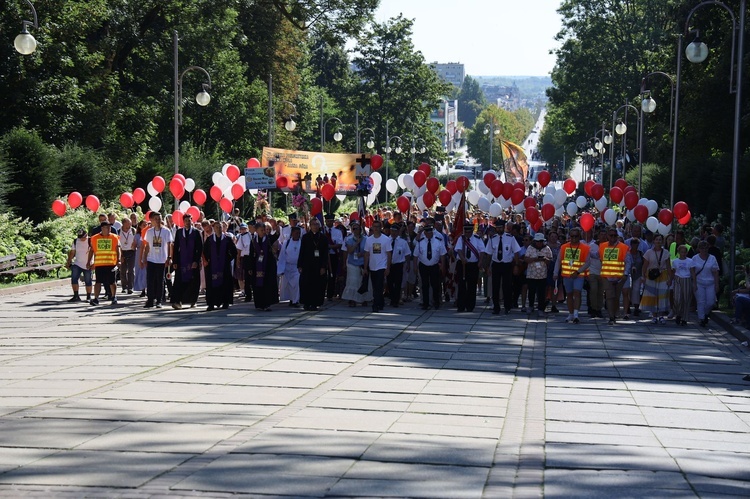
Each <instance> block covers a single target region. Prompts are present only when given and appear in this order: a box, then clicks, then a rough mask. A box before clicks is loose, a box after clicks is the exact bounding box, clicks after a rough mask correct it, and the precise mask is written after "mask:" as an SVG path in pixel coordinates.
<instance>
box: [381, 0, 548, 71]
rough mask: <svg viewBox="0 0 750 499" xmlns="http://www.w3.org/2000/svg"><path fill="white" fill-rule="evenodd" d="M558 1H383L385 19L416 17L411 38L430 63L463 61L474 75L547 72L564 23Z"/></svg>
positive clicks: (382, 16) (382, 10) (467, 69)
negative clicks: (556, 37)
mask: <svg viewBox="0 0 750 499" xmlns="http://www.w3.org/2000/svg"><path fill="white" fill-rule="evenodd" d="M559 5H560V1H559V0H380V7H379V8H378V10H377V11H376V13H375V19H376V21H378V22H381V23H382V22H384V21H386V20H388V19H390V18H392V17H395V16H398V15H399V14H400V13H402V14H403V15H404V17H406V18H408V19H414V20H415V21H414V25H413V28H412V29H413V36H412V41H413V43H414V47H415V48H416V49H417V50H419V51H421V52H422V54H424V57H425V61H426V62H428V63H429V62H443V63H445V62H461V63H463V64H464V68H465V70H466V74H468V75H471V76H546V75H548V74H549V73H550V71H552V68H553V66H554V65H555V57H554V56H553V55H550V54H549V51H550V49H554V48H556V47H557V46H558V43H557V42H556V41H555V39H554V37H555V35H556V34H557V33H558V32H559V31H560V28H561V27H562V24H561V18H560V16H559V14H558V13H557V8H558V7H559Z"/></svg>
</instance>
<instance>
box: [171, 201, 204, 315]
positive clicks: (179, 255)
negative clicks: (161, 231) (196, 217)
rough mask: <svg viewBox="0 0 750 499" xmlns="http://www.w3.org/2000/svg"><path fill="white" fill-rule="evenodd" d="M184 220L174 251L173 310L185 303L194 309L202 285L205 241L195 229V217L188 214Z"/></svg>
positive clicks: (176, 238) (177, 235) (175, 241)
mask: <svg viewBox="0 0 750 499" xmlns="http://www.w3.org/2000/svg"><path fill="white" fill-rule="evenodd" d="M183 220H184V223H185V227H184V228H182V229H177V233H176V234H175V240H174V248H173V251H172V269H173V271H174V285H173V286H172V308H175V309H181V308H182V304H183V303H184V304H189V305H190V307H194V306H195V304H196V302H197V301H198V292H199V290H200V285H201V275H200V271H201V265H202V261H201V256H202V255H203V239H202V238H201V235H200V234H199V233H198V231H197V230H195V228H194V227H193V217H191V216H190V215H187V214H186V215H185V216H184V218H183Z"/></svg>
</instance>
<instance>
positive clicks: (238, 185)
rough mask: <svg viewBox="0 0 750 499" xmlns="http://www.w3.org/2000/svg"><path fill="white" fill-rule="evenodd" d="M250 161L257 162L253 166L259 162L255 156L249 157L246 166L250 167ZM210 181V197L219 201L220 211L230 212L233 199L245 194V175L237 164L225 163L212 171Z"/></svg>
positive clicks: (232, 206) (258, 165)
mask: <svg viewBox="0 0 750 499" xmlns="http://www.w3.org/2000/svg"><path fill="white" fill-rule="evenodd" d="M251 161H252V162H253V164H254V163H255V162H257V163H258V164H257V166H254V167H255V168H259V167H260V162H259V161H258V160H257V159H255V158H251V159H250V160H249V161H248V167H250V168H252V167H251V166H250V162H251ZM211 181H212V182H213V184H214V185H212V186H211V188H210V189H209V191H208V194H209V195H210V196H211V199H213V200H214V201H216V202H217V203H219V207H220V208H221V209H222V211H224V212H225V213H231V212H232V208H234V201H235V200H237V199H240V198H241V197H242V196H243V195H244V194H245V189H246V183H245V177H243V176H242V175H241V173H240V169H239V168H238V167H237V165H233V164H231V163H226V164H225V165H224V166H222V167H221V171H220V172H214V174H213V175H212V176H211Z"/></svg>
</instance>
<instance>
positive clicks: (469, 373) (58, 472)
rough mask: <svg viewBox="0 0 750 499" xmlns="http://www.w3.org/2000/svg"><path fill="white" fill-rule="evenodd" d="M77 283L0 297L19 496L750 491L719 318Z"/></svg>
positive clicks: (733, 369)
mask: <svg viewBox="0 0 750 499" xmlns="http://www.w3.org/2000/svg"><path fill="white" fill-rule="evenodd" d="M68 295H69V292H68V289H67V286H65V285H63V286H58V287H56V288H53V289H49V290H44V291H33V292H30V293H27V294H13V295H5V296H0V318H1V320H0V341H2V350H0V496H3V497H24V496H31V497H41V496H44V497H76V498H79V497H121V498H131V499H133V498H142V497H143V498H145V497H153V498H155V497H162V498H163V497H226V496H228V495H232V494H240V495H242V496H241V497H250V496H252V497H256V496H260V495H262V496H263V497H324V496H327V497H353V496H378V497H430V498H438V497H450V498H455V497H487V498H498V497H511V496H516V497H530V496H534V497H539V496H547V497H581V496H588V497H623V496H628V497H644V496H651V497H658V496H679V497H697V496H703V497H716V496H718V495H722V497H748V496H750V474H749V472H748V463H749V462H750V390H748V388H750V384H748V383H746V382H744V381H742V375H743V374H745V373H747V372H750V358H749V357H748V350H747V349H746V348H742V347H741V346H739V344H738V342H737V340H735V339H734V338H733V337H731V336H729V335H728V334H726V333H725V332H723V331H722V330H720V329H718V328H717V327H716V324H715V323H714V322H712V323H711V326H710V328H708V329H706V328H698V327H696V326H695V325H694V324H691V325H690V326H688V327H676V326H674V325H673V324H672V323H670V325H667V326H652V325H651V324H650V323H647V322H643V321H642V322H635V321H623V322H622V323H621V324H618V325H617V326H616V327H608V326H607V325H606V323H604V322H602V321H600V320H588V319H584V320H583V322H582V324H580V325H579V326H575V327H573V326H571V325H569V324H565V323H564V322H563V320H562V319H563V318H562V317H561V316H560V315H554V314H553V315H551V316H550V317H548V318H546V319H541V320H531V319H529V318H528V317H527V316H526V315H525V314H521V313H519V312H517V311H514V312H513V313H512V314H511V315H509V316H501V317H498V316H493V315H491V314H490V312H491V308H488V307H487V306H484V305H480V306H479V307H478V308H477V310H475V312H473V313H469V314H457V313H455V311H454V310H450V309H448V308H444V309H441V310H439V311H435V310H431V311H428V312H424V311H422V310H420V309H419V308H418V307H417V306H416V303H415V302H412V303H409V304H407V305H406V306H403V307H401V308H399V309H398V310H396V309H392V308H387V309H386V311H385V312H384V313H379V314H372V313H370V312H369V307H359V308H356V309H352V308H349V307H347V306H346V305H345V304H339V303H336V304H330V303H327V304H326V306H325V307H324V309H323V310H321V311H320V312H319V313H310V312H302V311H300V310H297V309H290V308H288V307H286V306H284V305H277V306H276V307H275V309H274V310H273V311H272V312H270V313H265V312H256V311H254V310H253V308H252V307H251V306H250V305H249V304H246V303H241V304H238V305H235V306H233V307H232V308H230V309H229V310H228V311H215V312H211V313H207V312H203V311H197V310H187V309H185V310H180V311H173V310H171V309H170V310H167V309H164V310H155V309H150V310H144V309H143V308H141V307H142V304H143V300H142V299H140V298H136V297H135V295H130V296H124V297H122V300H121V304H120V305H119V306H117V307H115V308H112V307H109V306H101V307H97V308H94V307H90V306H87V305H85V304H84V305H82V304H70V303H67V301H66V299H67V297H68ZM480 303H483V299H482V297H480Z"/></svg>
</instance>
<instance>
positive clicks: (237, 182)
mask: <svg viewBox="0 0 750 499" xmlns="http://www.w3.org/2000/svg"><path fill="white" fill-rule="evenodd" d="M234 185H239V186H240V187H242V190H245V188H246V187H247V179H246V178H245V177H243V176H242V175H240V177H239V178H238V179H237V180H235V181H234Z"/></svg>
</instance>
